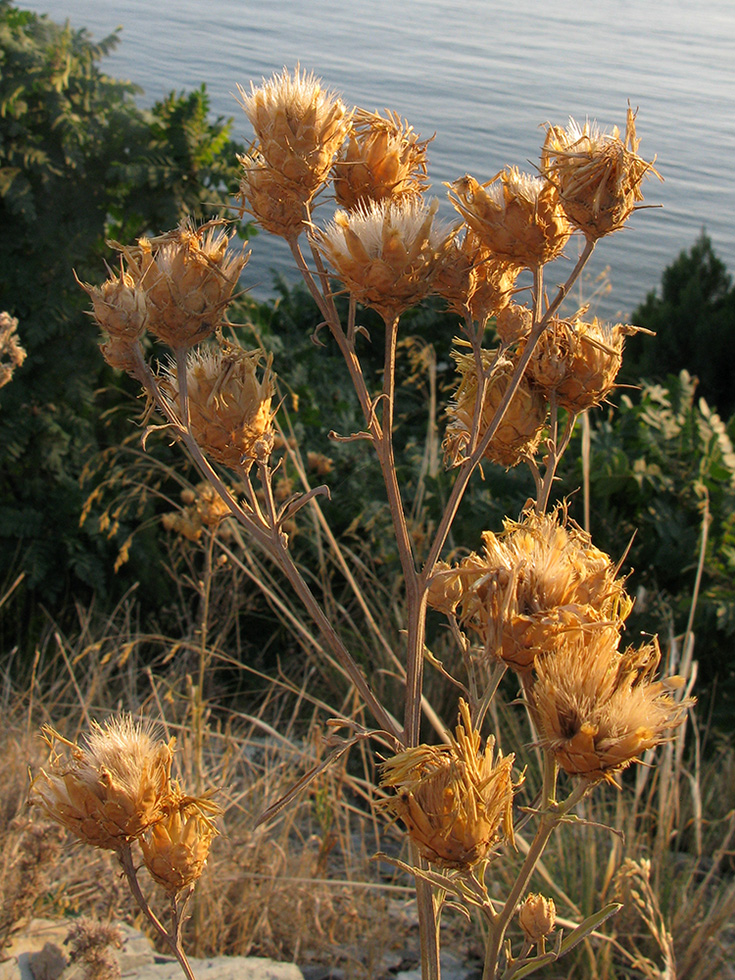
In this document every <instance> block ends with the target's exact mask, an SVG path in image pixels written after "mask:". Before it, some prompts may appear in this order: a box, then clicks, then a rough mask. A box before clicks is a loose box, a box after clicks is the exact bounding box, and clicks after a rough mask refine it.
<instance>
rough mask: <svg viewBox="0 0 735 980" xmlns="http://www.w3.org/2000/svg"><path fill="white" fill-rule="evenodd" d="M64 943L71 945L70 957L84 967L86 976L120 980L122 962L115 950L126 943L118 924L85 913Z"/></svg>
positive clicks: (95, 978) (103, 979)
mask: <svg viewBox="0 0 735 980" xmlns="http://www.w3.org/2000/svg"><path fill="white" fill-rule="evenodd" d="M64 944H65V945H68V947H69V960H70V961H71V962H72V963H75V964H78V965H80V966H81V967H82V975H83V977H84V980H119V978H120V976H121V970H120V963H119V962H118V959H117V957H116V956H115V954H114V952H113V949H120V948H121V946H122V944H123V934H122V932H121V930H120V928H119V926H116V925H112V924H111V923H104V922H99V921H98V920H96V919H89V918H86V917H85V916H82V917H81V918H80V919H77V920H76V922H75V923H74V925H73V926H72V927H71V929H70V930H69V933H68V935H67V937H66V939H65V940H64Z"/></svg>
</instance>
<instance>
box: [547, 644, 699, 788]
mask: <svg viewBox="0 0 735 980" xmlns="http://www.w3.org/2000/svg"><path fill="white" fill-rule="evenodd" d="M659 659H660V652H659V649H658V644H657V643H655V642H654V643H651V644H648V645H646V646H643V647H641V648H639V649H632V648H631V649H629V650H627V651H625V652H624V653H622V654H621V653H620V652H619V651H618V638H617V637H616V636H615V635H614V634H612V633H611V632H610V631H600V632H594V633H591V634H589V635H588V636H585V637H580V636H578V635H576V634H575V635H572V636H570V637H568V638H567V639H566V640H565V641H564V642H562V643H561V644H560V647H559V649H558V650H557V652H556V654H555V655H554V656H553V657H545V658H543V659H542V660H540V661H539V662H538V663H537V667H536V681H535V684H534V687H533V691H532V699H533V708H534V711H535V715H536V718H537V720H538V726H539V734H540V741H541V744H542V745H543V746H544V747H545V748H547V749H548V750H550V751H551V752H553V754H554V756H555V758H556V760H557V762H558V764H559V765H560V766H561V768H562V769H564V771H565V772H567V773H569V774H570V775H573V776H583V777H584V778H585V779H589V780H592V781H598V780H600V779H606V780H608V781H610V782H614V778H613V774H614V773H616V772H619V771H620V770H621V769H624V768H625V767H626V766H628V765H629V764H630V763H631V762H633V761H635V760H637V759H639V758H640V756H641V755H642V754H643V753H644V752H645V751H646V750H647V749H650V748H653V747H654V746H655V745H658V744H659V743H660V742H662V741H664V740H665V739H666V738H667V737H668V735H669V733H670V732H671V731H672V730H673V729H674V728H676V727H677V726H678V725H680V724H681V723H682V722H683V720H684V717H685V713H686V709H687V707H689V705H690V704H691V702H690V701H680V702H677V701H675V700H674V698H673V697H672V696H671V694H670V693H669V691H668V689H667V685H666V683H665V682H663V681H654V680H653V675H654V673H655V671H656V668H657V667H658V663H659Z"/></svg>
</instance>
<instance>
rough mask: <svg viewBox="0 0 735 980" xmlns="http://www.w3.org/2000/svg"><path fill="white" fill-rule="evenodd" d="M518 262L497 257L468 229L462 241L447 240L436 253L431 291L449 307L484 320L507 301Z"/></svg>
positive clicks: (515, 276)
mask: <svg viewBox="0 0 735 980" xmlns="http://www.w3.org/2000/svg"><path fill="white" fill-rule="evenodd" d="M520 271H521V267H520V266H519V265H514V264H513V263H511V262H507V261H505V260H503V259H500V258H498V256H497V255H495V253H493V252H491V251H490V249H488V248H486V247H485V246H483V245H482V244H481V242H480V240H479V238H478V237H477V235H476V234H475V233H474V232H473V231H471V230H470V229H467V231H466V232H465V234H464V235H463V236H462V238H461V240H460V239H459V238H458V237H457V236H456V235H455V236H452V237H450V238H448V239H447V241H446V243H445V245H444V248H443V249H442V252H441V254H440V256H439V262H438V265H437V271H436V274H435V276H434V286H433V292H434V293H436V294H437V295H438V296H442V297H443V298H444V299H445V300H446V301H447V305H448V307H449V309H450V310H452V311H453V312H454V313H457V314H459V316H461V317H469V318H470V319H471V320H474V321H476V322H477V323H485V322H486V321H487V320H488V318H489V317H491V316H495V315H496V314H498V313H499V312H500V311H501V310H502V309H504V308H505V307H506V306H507V304H508V303H509V302H510V297H511V295H512V293H513V288H514V286H515V282H516V279H517V278H518V274H519V272H520Z"/></svg>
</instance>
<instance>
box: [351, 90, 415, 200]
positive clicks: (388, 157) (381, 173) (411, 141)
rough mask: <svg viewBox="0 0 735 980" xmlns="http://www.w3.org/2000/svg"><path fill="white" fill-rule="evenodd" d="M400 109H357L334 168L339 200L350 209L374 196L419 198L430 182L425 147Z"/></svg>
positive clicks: (381, 198) (394, 198)
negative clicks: (384, 111) (400, 112)
mask: <svg viewBox="0 0 735 980" xmlns="http://www.w3.org/2000/svg"><path fill="white" fill-rule="evenodd" d="M429 142H430V141H429V140H421V139H419V136H418V134H417V133H414V131H413V127H412V126H409V124H408V123H407V122H406V121H405V120H403V121H401V118H400V116H398V115H397V114H396V113H395V112H391V111H390V110H386V116H385V118H384V117H383V116H381V115H380V114H379V113H377V112H366V111H365V110H364V109H356V110H355V114H354V116H353V119H352V127H351V129H350V133H349V137H348V138H347V140H346V141H345V143H344V144H343V145H342V150H341V152H340V154H339V156H338V157H337V160H336V161H335V164H334V167H333V171H332V173H333V185H334V193H335V197H336V198H337V203H338V204H339V205H340V206H341V207H343V208H346V209H347V210H348V211H351V210H353V209H354V208H357V207H364V206H365V205H367V204H369V203H370V201H383V200H391V201H397V200H400V199H401V198H404V197H420V196H421V194H422V193H423V192H424V191H425V190H426V188H427V187H428V183H429V182H428V180H427V171H426V147H427V145H428V144H429Z"/></svg>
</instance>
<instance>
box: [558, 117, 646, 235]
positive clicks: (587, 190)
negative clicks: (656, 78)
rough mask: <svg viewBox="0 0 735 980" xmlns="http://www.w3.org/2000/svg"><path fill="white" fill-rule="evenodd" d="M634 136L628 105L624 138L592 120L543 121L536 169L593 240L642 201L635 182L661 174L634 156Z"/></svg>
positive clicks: (623, 219)
mask: <svg viewBox="0 0 735 980" xmlns="http://www.w3.org/2000/svg"><path fill="white" fill-rule="evenodd" d="M639 145H640V140H639V139H637V137H636V132H635V113H634V112H633V110H632V109H631V108H630V106H629V107H628V114H627V119H626V126H625V138H624V139H622V138H621V136H620V131H619V130H618V128H617V126H616V127H615V128H614V129H613V131H612V133H609V134H608V133H603V132H601V131H600V129H599V128H598V126H597V124H596V123H594V122H592V123H590V122H585V124H584V126H580V125H579V124H578V123H577V122H575V120H574V119H570V120H569V126H568V127H567V128H566V129H563V128H562V127H561V126H547V130H546V139H545V141H544V146H543V150H542V154H541V165H542V171H543V173H544V174H546V176H547V177H548V178H549V180H551V181H552V182H553V183H554V185H555V186H556V187H557V188H558V191H559V198H560V200H561V204H562V206H563V208H564V211H565V213H566V215H567V217H568V218H569V220H570V221H571V222H572V224H573V225H575V226H576V227H577V228H579V229H580V230H581V231H583V232H584V234H585V235H586V237H587V238H588V239H589V240H591V241H595V240H597V239H598V238H600V237H601V236H603V235H609V234H610V233H611V232H613V231H618V230H619V229H620V228H622V227H623V226H624V224H625V222H626V221H627V220H628V218H629V217H630V215H631V214H632V212H633V211H634V210H635V208H636V205H637V204H638V202H639V201H642V200H643V194H642V193H641V183H642V182H643V178H644V177H646V176H647V175H648V174H654V175H655V176H656V177H658V178H659V180H660V179H661V176H660V174H659V173H658V172H657V171H656V170H655V169H654V166H653V163H652V162H651V163H648V162H646V161H645V160H643V159H641V157H639V156H638V147H639Z"/></svg>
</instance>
